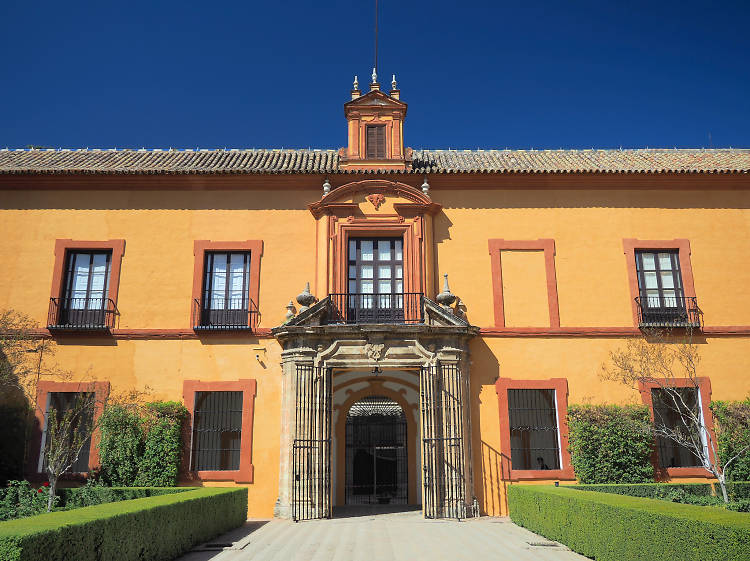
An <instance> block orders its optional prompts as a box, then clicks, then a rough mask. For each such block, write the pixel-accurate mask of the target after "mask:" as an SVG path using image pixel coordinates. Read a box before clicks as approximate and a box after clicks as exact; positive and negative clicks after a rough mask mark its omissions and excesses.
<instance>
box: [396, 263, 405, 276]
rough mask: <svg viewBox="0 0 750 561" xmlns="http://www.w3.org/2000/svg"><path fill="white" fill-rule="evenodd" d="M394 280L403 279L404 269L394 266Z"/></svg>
mask: <svg viewBox="0 0 750 561" xmlns="http://www.w3.org/2000/svg"><path fill="white" fill-rule="evenodd" d="M396 278H397V279H402V278H404V268H403V267H402V266H401V265H396Z"/></svg>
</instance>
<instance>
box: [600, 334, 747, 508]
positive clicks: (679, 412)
mask: <svg viewBox="0 0 750 561" xmlns="http://www.w3.org/2000/svg"><path fill="white" fill-rule="evenodd" d="M699 368H700V352H699V348H698V345H697V344H696V343H695V342H694V340H693V337H692V331H691V330H690V329H688V330H686V331H685V333H684V334H677V335H675V334H673V333H672V332H670V331H660V330H648V331H646V332H644V335H643V336H642V337H633V338H631V339H629V340H628V341H627V342H626V344H625V346H624V347H622V348H620V349H617V350H615V351H612V352H611V353H610V357H609V362H608V363H605V364H603V365H602V371H601V376H602V378H604V379H606V380H615V381H619V382H622V383H623V384H625V385H627V386H630V387H632V388H634V389H638V388H639V385H641V384H643V385H645V386H647V387H654V388H657V389H658V390H659V394H658V399H659V403H658V405H659V407H654V429H653V430H654V435H655V436H656V437H661V438H664V439H667V440H669V441H672V442H674V443H676V444H677V445H679V446H682V447H683V448H685V449H686V450H688V451H689V452H690V454H692V455H693V456H694V457H695V458H696V459H697V460H698V464H699V465H701V466H703V467H704V468H705V469H706V470H708V471H709V472H711V474H713V476H714V477H715V478H716V480H717V481H718V482H719V485H720V487H721V492H722V496H723V498H724V502H725V503H728V502H729V496H728V494H727V488H726V475H727V474H726V470H728V469H729V468H730V466H731V465H732V463H733V462H735V461H737V460H738V459H739V458H741V457H742V456H743V455H745V454H747V452H748V449H750V447H749V446H739V447H738V448H737V449H736V450H734V454H733V455H732V456H730V457H728V458H724V459H723V461H720V455H719V446H718V443H717V441H716V438H715V436H714V434H713V433H712V431H710V430H708V428H707V426H706V420H705V419H704V417H703V413H702V412H701V410H700V407H698V406H697V405H696V404H695V403H693V402H691V400H690V399H689V398H688V392H686V391H685V389H686V388H687V389H689V390H693V391H694V392H696V393H695V394H694V395H698V394H699V392H700V379H699V378H700V376H699ZM654 405H657V404H656V403H655V404H654ZM660 411H666V412H667V414H668V416H669V417H670V418H673V419H677V422H675V423H670V422H668V421H667V419H666V418H663V417H662V413H660Z"/></svg>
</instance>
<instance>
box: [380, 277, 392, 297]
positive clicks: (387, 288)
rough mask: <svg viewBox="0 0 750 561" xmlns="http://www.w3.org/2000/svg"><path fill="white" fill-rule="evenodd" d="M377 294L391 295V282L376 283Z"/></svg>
mask: <svg viewBox="0 0 750 561" xmlns="http://www.w3.org/2000/svg"><path fill="white" fill-rule="evenodd" d="M378 292H379V293H380V294H390V293H391V281H383V280H382V281H378Z"/></svg>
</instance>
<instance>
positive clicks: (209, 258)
mask: <svg viewBox="0 0 750 561" xmlns="http://www.w3.org/2000/svg"><path fill="white" fill-rule="evenodd" d="M204 271H205V279H204V283H203V308H202V314H201V322H200V325H204V326H225V327H233V326H236V327H247V326H248V325H249V324H248V313H249V309H250V307H249V305H248V304H249V302H248V284H249V281H250V252H246V251H245V252H236V253H228V252H227V253H220V252H206V263H205V267H204Z"/></svg>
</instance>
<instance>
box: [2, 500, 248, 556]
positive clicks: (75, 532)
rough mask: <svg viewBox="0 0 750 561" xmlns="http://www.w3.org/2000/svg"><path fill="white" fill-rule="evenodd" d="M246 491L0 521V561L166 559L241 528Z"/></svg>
mask: <svg viewBox="0 0 750 561" xmlns="http://www.w3.org/2000/svg"><path fill="white" fill-rule="evenodd" d="M246 518H247V489H244V488H238V489H227V488H216V487H214V488H198V489H193V490H189V491H185V492H182V493H171V494H167V495H161V496H156V497H149V498H143V499H135V500H131V501H121V502H116V503H108V504H101V505H96V506H89V507H85V508H78V509H75V510H68V511H59V512H51V513H48V514H40V515H38V516H33V517H30V518H23V519H19V520H10V521H8V522H2V523H0V561H41V560H45V561H46V560H50V561H58V560H59V561H63V560H68V559H76V561H89V560H90V561H94V560H102V559H118V560H122V561H129V560H131V559H132V560H141V561H145V560H161V559H164V560H167V559H174V558H175V557H177V556H179V555H181V554H183V553H185V552H187V551H189V550H190V549H191V548H192V547H193V546H194V545H196V544H198V543H201V542H204V541H207V540H210V539H211V538H214V537H216V536H218V535H220V534H222V533H224V532H226V531H228V530H231V529H233V528H236V527H238V526H240V525H242V524H243V523H244V521H245V519H246Z"/></svg>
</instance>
